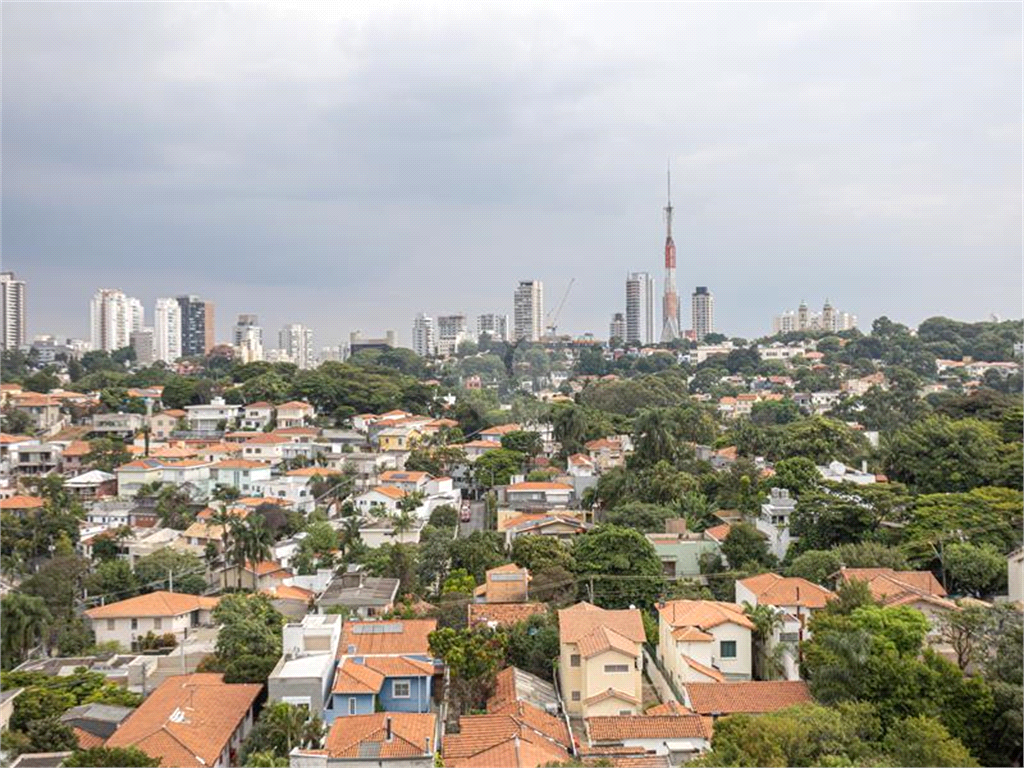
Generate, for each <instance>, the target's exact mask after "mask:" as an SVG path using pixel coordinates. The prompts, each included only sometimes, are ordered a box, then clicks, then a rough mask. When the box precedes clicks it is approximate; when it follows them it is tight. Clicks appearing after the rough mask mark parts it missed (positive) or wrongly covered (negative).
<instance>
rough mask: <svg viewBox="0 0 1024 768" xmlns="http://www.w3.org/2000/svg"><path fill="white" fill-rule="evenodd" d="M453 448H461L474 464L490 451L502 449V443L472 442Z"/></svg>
mask: <svg viewBox="0 0 1024 768" xmlns="http://www.w3.org/2000/svg"><path fill="white" fill-rule="evenodd" d="M452 447H453V448H461V449H462V450H463V451H464V452H465V454H466V458H467V459H468V460H469V462H470V463H473V462H474V461H476V460H477V459H478V458H480V457H481V456H483V455H484V454H485V453H487V452H488V451H494V450H497V449H498V448H501V443H500V442H496V441H494V440H470V441H468V442H465V443H461V444H460V445H453V446H452Z"/></svg>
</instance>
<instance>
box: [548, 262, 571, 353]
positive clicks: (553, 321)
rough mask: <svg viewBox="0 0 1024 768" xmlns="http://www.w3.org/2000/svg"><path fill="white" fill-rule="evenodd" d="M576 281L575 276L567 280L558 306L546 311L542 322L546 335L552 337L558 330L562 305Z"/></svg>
mask: <svg viewBox="0 0 1024 768" xmlns="http://www.w3.org/2000/svg"><path fill="white" fill-rule="evenodd" d="M575 282H576V278H575V277H574V278H572V280H570V281H569V285H568V286H567V287H566V289H565V293H563V294H562V300H561V301H560V302H558V306H557V307H556V308H555V309H554V310H553V311H551V312H548V316H547V319H546V321H545V323H544V328H545V329H546V330H547V332H548V336H550V337H551V338H554V337H555V335H556V332H557V331H558V318H559V316H561V314H562V307H564V306H565V300H566V299H568V298H569V291H571V290H572V286H573V284H574V283H575Z"/></svg>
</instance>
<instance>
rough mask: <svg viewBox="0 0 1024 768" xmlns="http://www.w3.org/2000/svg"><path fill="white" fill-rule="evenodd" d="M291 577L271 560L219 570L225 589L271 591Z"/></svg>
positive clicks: (230, 566)
mask: <svg viewBox="0 0 1024 768" xmlns="http://www.w3.org/2000/svg"><path fill="white" fill-rule="evenodd" d="M214 527H215V526H214ZM291 577H292V572H291V571H289V570H288V569H287V568H285V567H284V566H282V565H281V564H280V563H275V562H274V561H273V560H263V561H261V562H259V563H253V562H252V561H249V562H247V563H246V564H245V567H244V568H239V567H238V566H237V565H236V564H234V563H232V564H230V565H228V566H227V567H225V568H222V569H221V570H220V580H221V581H220V583H221V585H222V587H223V588H225V589H226V588H227V587H229V586H230V587H241V588H243V589H253V590H260V591H263V590H266V589H272V588H273V587H276V586H277V585H279V584H280V583H281V582H283V581H285V580H286V579H290V578H291Z"/></svg>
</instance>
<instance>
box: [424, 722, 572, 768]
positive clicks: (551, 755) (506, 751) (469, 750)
mask: <svg viewBox="0 0 1024 768" xmlns="http://www.w3.org/2000/svg"><path fill="white" fill-rule="evenodd" d="M459 727H460V732H459V733H458V734H452V735H448V736H446V737H445V740H444V745H443V747H444V749H443V752H444V762H445V765H446V766H449V767H450V768H463V767H465V768H469V767H470V766H489V767H492V768H520V767H521V768H538V766H542V765H547V764H548V763H556V762H562V761H565V760H568V759H569V753H568V752H567V751H566V749H565V747H563V746H562V745H560V744H558V743H557V742H555V741H553V740H552V739H551V738H550V737H549V736H548V735H547V734H545V733H543V732H542V731H538V730H537V729H535V728H534V727H533V726H532V725H531V724H528V723H526V722H524V721H523V720H521V719H519V718H516V717H514V716H511V715H499V714H490V715H469V716H465V717H462V718H461V719H460V721H459Z"/></svg>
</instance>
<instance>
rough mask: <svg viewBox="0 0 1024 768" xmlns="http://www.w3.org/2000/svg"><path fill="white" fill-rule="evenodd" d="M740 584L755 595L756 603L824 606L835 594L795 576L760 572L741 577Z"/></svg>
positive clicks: (807, 606) (811, 606)
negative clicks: (755, 574) (747, 577)
mask: <svg viewBox="0 0 1024 768" xmlns="http://www.w3.org/2000/svg"><path fill="white" fill-rule="evenodd" d="M740 584H742V585H743V586H744V587H746V588H747V589H749V590H750V591H751V592H753V593H754V594H755V595H756V596H757V602H758V604H767V605H775V606H788V605H797V606H802V607H804V608H824V607H825V604H826V603H828V601H829V600H834V599H835V595H833V594H832V593H831V592H830V591H829V590H827V589H825V588H824V587H819V586H818V585H817V584H814V583H812V582H810V581H807V579H801V578H797V577H795V576H787V577H782V576H779V575H778V574H776V573H762V574H760V575H758V576H751V577H750V578H749V579H743V580H742V581H740Z"/></svg>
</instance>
